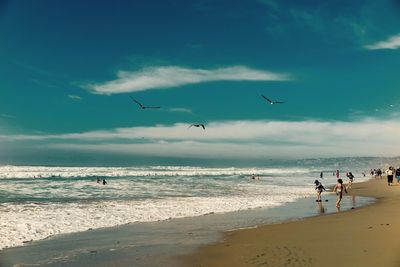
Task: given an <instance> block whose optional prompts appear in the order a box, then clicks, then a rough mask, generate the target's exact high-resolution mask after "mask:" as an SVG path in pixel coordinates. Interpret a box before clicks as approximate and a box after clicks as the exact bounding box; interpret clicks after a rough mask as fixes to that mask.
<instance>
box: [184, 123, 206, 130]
mask: <svg viewBox="0 0 400 267" xmlns="http://www.w3.org/2000/svg"><path fill="white" fill-rule="evenodd" d="M192 126H193V127H202V128H203V130H205V129H206V127H205V126H204V124H191V125H190V126H189V127H188V129H189V128H190V127H192Z"/></svg>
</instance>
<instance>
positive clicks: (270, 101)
mask: <svg viewBox="0 0 400 267" xmlns="http://www.w3.org/2000/svg"><path fill="white" fill-rule="evenodd" d="M261 96H262V97H263V98H264V99H265V100H267V101H268V102H269V103H273V102H272V100H269V99H268V98H266V97H265V96H263V95H261Z"/></svg>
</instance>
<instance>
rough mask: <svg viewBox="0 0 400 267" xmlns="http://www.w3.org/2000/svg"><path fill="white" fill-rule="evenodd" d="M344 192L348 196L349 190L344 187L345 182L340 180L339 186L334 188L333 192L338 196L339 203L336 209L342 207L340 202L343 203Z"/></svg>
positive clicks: (337, 202) (338, 181)
mask: <svg viewBox="0 0 400 267" xmlns="http://www.w3.org/2000/svg"><path fill="white" fill-rule="evenodd" d="M343 191H345V192H346V194H347V189H346V187H345V186H344V185H343V180H342V179H340V178H339V179H338V180H337V184H336V185H335V187H334V188H333V192H336V195H337V196H338V198H337V201H336V207H337V208H339V207H340V202H341V201H342V197H343Z"/></svg>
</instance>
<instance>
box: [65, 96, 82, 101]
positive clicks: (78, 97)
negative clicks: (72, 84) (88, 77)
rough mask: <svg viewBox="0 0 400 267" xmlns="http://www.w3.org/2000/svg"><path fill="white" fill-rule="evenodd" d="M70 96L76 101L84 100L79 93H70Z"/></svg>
mask: <svg viewBox="0 0 400 267" xmlns="http://www.w3.org/2000/svg"><path fill="white" fill-rule="evenodd" d="M68 97H69V98H71V99H72V100H76V101H80V100H82V97H80V96H79V95H68Z"/></svg>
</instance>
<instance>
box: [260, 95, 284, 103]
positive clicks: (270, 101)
mask: <svg viewBox="0 0 400 267" xmlns="http://www.w3.org/2000/svg"><path fill="white" fill-rule="evenodd" d="M261 96H262V97H263V98H264V99H265V100H267V101H268V102H269V103H270V104H271V105H273V104H283V103H285V102H282V101H272V100H270V99H268V98H266V97H265V96H263V95H261Z"/></svg>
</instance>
